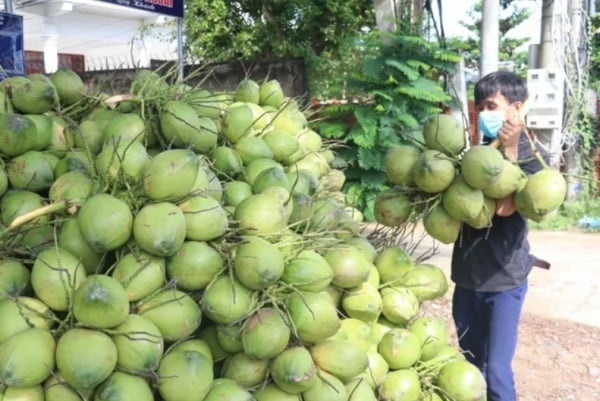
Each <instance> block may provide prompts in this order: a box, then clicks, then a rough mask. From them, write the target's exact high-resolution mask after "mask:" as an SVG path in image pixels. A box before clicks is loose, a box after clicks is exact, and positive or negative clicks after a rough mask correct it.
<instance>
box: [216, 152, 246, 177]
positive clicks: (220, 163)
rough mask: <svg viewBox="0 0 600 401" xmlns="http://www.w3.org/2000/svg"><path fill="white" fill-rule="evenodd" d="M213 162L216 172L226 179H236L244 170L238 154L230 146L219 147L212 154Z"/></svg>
mask: <svg viewBox="0 0 600 401" xmlns="http://www.w3.org/2000/svg"><path fill="white" fill-rule="evenodd" d="M211 160H212V162H213V164H212V167H213V168H214V169H215V171H217V173H219V174H220V175H223V176H226V177H235V176H236V175H238V174H240V173H241V172H242V171H243V168H244V167H243V163H242V159H241V157H240V155H239V154H238V152H237V151H236V150H235V149H233V148H231V147H229V146H217V147H216V148H215V149H214V150H213V151H212V153H211Z"/></svg>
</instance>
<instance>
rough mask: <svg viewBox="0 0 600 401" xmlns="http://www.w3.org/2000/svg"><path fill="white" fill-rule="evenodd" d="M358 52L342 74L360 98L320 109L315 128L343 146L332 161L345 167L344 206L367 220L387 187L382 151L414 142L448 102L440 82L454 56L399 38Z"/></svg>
mask: <svg viewBox="0 0 600 401" xmlns="http://www.w3.org/2000/svg"><path fill="white" fill-rule="evenodd" d="M358 49H360V52H361V54H360V59H361V62H360V65H359V68H357V69H355V70H354V71H351V70H349V71H347V76H348V77H349V79H348V83H347V85H348V88H349V90H351V91H352V92H353V93H362V94H363V95H364V96H363V98H361V99H360V100H357V101H350V102H349V103H346V104H338V105H331V106H327V107H325V108H323V109H322V110H321V111H320V116H321V121H320V122H319V123H317V124H316V129H317V130H318V131H319V132H320V134H321V135H322V136H323V137H325V138H329V139H335V140H338V141H340V142H341V143H342V144H343V146H341V147H340V148H339V149H338V159H337V162H338V163H339V164H340V166H342V167H344V168H345V173H346V184H345V187H344V191H345V193H346V198H347V201H348V202H349V203H350V204H352V205H353V206H354V207H356V208H358V209H359V210H361V211H362V212H363V214H364V215H365V217H366V218H367V219H369V220H373V203H374V200H375V197H376V196H377V194H378V193H380V192H381V191H382V190H383V189H385V188H387V187H388V185H389V183H388V181H387V178H386V176H385V172H384V157H385V154H386V152H387V150H388V149H389V148H390V147H392V146H395V145H398V144H400V143H405V142H407V141H411V140H419V136H420V132H421V128H422V124H423V122H424V120H425V119H427V118H428V117H430V116H431V115H433V114H436V113H439V112H441V111H442V110H443V108H444V105H448V104H450V103H452V102H453V99H452V97H451V96H450V95H448V94H447V93H446V92H445V91H444V88H443V86H442V83H443V78H444V77H445V76H446V75H447V74H448V73H450V72H452V71H454V69H455V68H456V66H457V63H458V62H459V60H460V56H459V55H457V54H456V53H453V52H450V51H446V50H444V49H443V48H441V47H440V46H439V45H437V44H435V43H431V42H428V41H426V40H425V39H423V38H422V37H419V36H409V35H405V34H402V33H395V34H382V33H378V34H377V33H375V34H373V35H371V36H368V37H367V38H365V42H364V43H362V45H361V46H360V47H358Z"/></svg>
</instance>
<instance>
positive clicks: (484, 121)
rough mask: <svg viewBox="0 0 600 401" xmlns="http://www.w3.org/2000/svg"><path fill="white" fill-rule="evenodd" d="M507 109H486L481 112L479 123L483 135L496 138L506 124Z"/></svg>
mask: <svg viewBox="0 0 600 401" xmlns="http://www.w3.org/2000/svg"><path fill="white" fill-rule="evenodd" d="M504 115H505V110H484V111H482V112H480V113H479V118H478V125H479V130H480V131H481V132H482V133H483V136H485V137H486V138H489V139H495V138H496V137H497V136H498V131H500V128H501V127H502V124H504Z"/></svg>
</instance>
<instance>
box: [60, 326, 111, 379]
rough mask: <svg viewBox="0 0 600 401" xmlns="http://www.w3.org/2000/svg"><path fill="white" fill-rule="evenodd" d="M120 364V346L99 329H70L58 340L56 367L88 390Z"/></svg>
mask: <svg viewBox="0 0 600 401" xmlns="http://www.w3.org/2000/svg"><path fill="white" fill-rule="evenodd" d="M116 366H117V347H116V345H115V343H114V342H113V340H112V339H111V338H110V336H109V335H108V334H105V333H103V332H101V331H99V330H91V329H84V328H78V327H75V328H71V329H69V330H67V331H66V332H65V333H63V335H62V336H61V337H60V338H59V339H58V343H57V345H56V367H57V368H58V372H59V373H60V375H61V376H62V377H64V379H65V380H66V381H67V383H69V384H70V385H71V386H73V387H75V388H77V389H89V388H92V387H95V386H97V385H98V384H100V383H102V382H103V381H104V380H105V379H106V378H108V376H110V374H111V373H112V372H113V370H114V369H115V367H116Z"/></svg>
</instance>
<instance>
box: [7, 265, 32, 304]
mask: <svg viewBox="0 0 600 401" xmlns="http://www.w3.org/2000/svg"><path fill="white" fill-rule="evenodd" d="M30 277H31V273H30V271H29V269H28V268H27V267H25V265H24V264H23V263H21V262H20V261H18V260H16V259H9V258H2V259H1V260H0V301H2V300H4V299H6V298H10V297H16V296H19V295H22V294H23V295H26V291H27V289H28V287H29V279H30Z"/></svg>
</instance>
